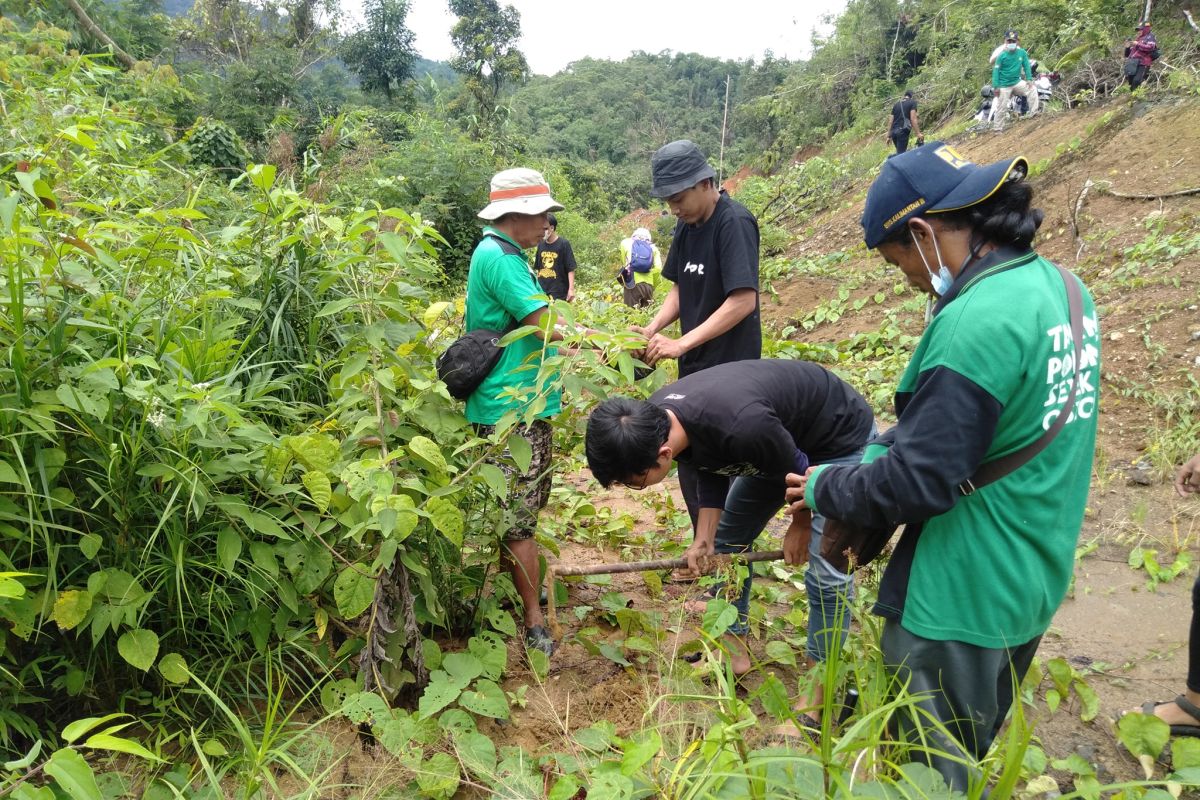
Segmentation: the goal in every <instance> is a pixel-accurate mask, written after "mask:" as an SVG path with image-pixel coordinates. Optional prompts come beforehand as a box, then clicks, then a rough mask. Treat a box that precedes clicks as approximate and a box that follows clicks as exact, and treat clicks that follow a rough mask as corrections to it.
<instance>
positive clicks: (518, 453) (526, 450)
mask: <svg viewBox="0 0 1200 800" xmlns="http://www.w3.org/2000/svg"><path fill="white" fill-rule="evenodd" d="M508 452H509V455H511V456H512V459H513V461H514V462H516V465H517V469H518V471H520V473H521V474H522V475H524V474H525V473H527V472H529V465H530V464H531V463H532V462H533V448H532V447H530V445H529V442H528V440H526V439H525V437H523V436H518V435H517V434H516V433H513V434H510V435H509V437H508Z"/></svg>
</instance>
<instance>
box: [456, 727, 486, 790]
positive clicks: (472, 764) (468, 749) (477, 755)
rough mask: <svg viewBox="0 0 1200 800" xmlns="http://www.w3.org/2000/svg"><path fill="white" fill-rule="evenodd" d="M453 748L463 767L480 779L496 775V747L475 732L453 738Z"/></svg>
mask: <svg viewBox="0 0 1200 800" xmlns="http://www.w3.org/2000/svg"><path fill="white" fill-rule="evenodd" d="M454 746H455V748H456V749H457V750H458V757H459V758H460V759H462V762H463V766H465V767H466V768H467V769H468V770H470V771H471V772H473V773H474V774H476V775H478V776H479V777H481V778H485V779H486V778H488V777H490V776H492V775H494V774H495V773H496V745H495V744H494V743H493V742H492V740H491V739H489V738H488V737H486V736H484V735H483V734H482V733H479V732H477V731H467V732H465V733H462V734H459V735H458V736H456V737H455V738H454Z"/></svg>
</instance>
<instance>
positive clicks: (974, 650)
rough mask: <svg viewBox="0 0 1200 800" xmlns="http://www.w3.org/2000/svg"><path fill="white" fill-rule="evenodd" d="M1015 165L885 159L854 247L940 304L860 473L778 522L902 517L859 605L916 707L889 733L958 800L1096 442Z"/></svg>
mask: <svg viewBox="0 0 1200 800" xmlns="http://www.w3.org/2000/svg"><path fill="white" fill-rule="evenodd" d="M1027 171H1028V163H1027V162H1026V161H1025V159H1024V158H1012V159H1006V160H1004V161H1001V162H998V163H995V164H991V165H988V166H980V165H977V164H973V163H971V162H969V161H967V160H966V159H964V158H963V157H962V156H960V155H959V154H958V153H956V152H955V151H954V150H953V149H952V148H950V147H947V146H946V145H944V144H943V143H941V142H932V143H930V144H928V145H926V146H924V147H918V148H916V149H915V150H910V151H908V152H907V153H902V154H900V155H897V156H893V157H892V158H890V159H888V160H887V161H886V162H885V163H884V165H883V167H882V169H881V171H880V174H879V177H878V178H877V179H876V180H875V182H874V183H873V184H872V185H871V188H870V189H869V190H868V192H867V201H866V206H865V208H864V211H863V218H862V225H863V230H864V239H865V241H866V245H867V247H868V248H871V249H878V251H879V254H880V255H881V256H882V257H883V258H884V260H886V261H887V262H888V263H889V264H893V265H896V266H898V267H899V268H900V270H901V271H902V272H903V273H904V275H905V276H906V277H907V278H908V280H909V282H910V283H912V284H913V285H914V286H916V287H917V288H919V289H921V290H922V291H924V292H927V293H929V294H931V295H933V296H934V297H936V298H937V302H936V305H935V306H934V309H933V311H934V316H933V319H932V321H931V322H930V324H929V327H928V328H926V329H925V332H924V334H923V335H922V336H921V339H920V341H919V342H918V343H917V347H916V350H915V351H914V353H913V357H912V360H911V361H910V363H909V365H908V367H907V368H906V369H905V371H904V374H903V375H902V377H901V379H900V384H899V386H898V387H897V391H896V397H895V404H896V414H897V422H896V426H895V427H894V428H892V429H891V430H890V431H887V432H885V433H884V434H882V435H881V436H880V437H879V438H877V439H876V440H875V442H873V443H872V444H870V445H868V446H867V453H866V454H865V456H864V463H862V464H859V465H857V466H833V465H829V466H819V467H813V468H811V469H809V470H807V472H806V473H805V475H799V474H793V475H789V476H788V478H787V480H788V484H789V486H790V487H791V488H789V489H788V500H789V501H790V502H792V503H793V506H792V509H791V510H792V511H793V512H795V511H796V510H797V509H798V508H809V509H811V510H812V511H813V513H814V514H817V513H819V514H821V515H822V516H824V517H827V518H828V519H830V520H839V521H843V522H845V523H848V524H850V525H852V526H858V527H861V528H864V529H880V528H884V529H887V530H892V529H894V528H895V527H896V526H898V525H904V526H905V528H904V533H903V535H902V536H901V538H900V540H899V543H898V544H897V545H896V549H895V551H894V552H893V554H892V556H891V558H890V560H889V561H888V563H887V567H886V569H885V570H884V573H883V577H882V579H881V581H880V586H879V593H878V601H877V602H876V604H875V607H874V609H873V610H874V613H875V614H877V615H879V616H882V617H884V620H885V621H884V626H883V634H882V637H881V640H880V647H881V650H882V653H883V658H884V663H885V664H886V665H887V666H888V669H889V670H890V671H892V672H893V673H894V674H895V675H896V677H897V680H898V682H899V684H900V685H905V684H907V688H908V691H909V692H910V693H912V694H913V695H914V696H915V697H917V698H919V700H918V703H919V709H920V710H919V712H917V713H912V714H911V716H910V712H909V711H900V712H898V716H897V720H896V721H897V723H898V724H899V727H900V729H901V731H902V732H903V733H904V734H905V735H906V737H907V738H909V739H910V741H920V740H924V741H927V742H928V743H929V744H930V745H931V746H932V747H933V749H934V751H936V752H932V753H928V754H927V755H926V756H925V757H926V758H928V760H929V762H930V765H931V766H932V767H934V768H935V769H937V770H938V771H939V772H941V773H942V775H943V776H944V777H945V778H946V780H947V782H948V783H949V784H950V785H951V787H953V788H955V789H958V790H960V791H967V790H968V789H970V788H971V787H972V785H976V786H977V785H978V784H979V783H980V782H981V776H980V773H979V770H978V769H977V768H976V767H975V766H974V765H975V762H976V761H977V760H978V759H981V758H982V757H983V756H984V755H985V754H986V753H987V751H988V748H989V746H990V745H991V743H992V741H993V739H994V738H995V736H996V733H997V731H998V730H999V728H1000V725H1001V723H1002V722H1003V721H1004V719H1005V717H1006V716H1007V714H1008V711H1009V708H1010V707H1011V705H1012V700H1013V686H1014V682H1015V683H1017V684H1019V683H1020V681H1021V679H1022V678H1023V677H1024V675H1025V672H1026V671H1027V670H1028V669H1029V666H1030V663H1031V662H1032V660H1033V656H1034V653H1035V652H1036V650H1037V647H1038V643H1039V642H1040V641H1041V638H1042V635H1043V634H1044V633H1045V631H1046V629H1047V628H1048V627H1049V625H1050V620H1051V618H1052V617H1053V616H1054V612H1055V611H1056V610H1057V609H1058V607H1059V605H1060V604H1061V603H1062V600H1063V597H1064V596H1065V595H1066V592H1067V586H1068V585H1069V583H1070V580H1071V575H1072V572H1073V570H1074V566H1075V547H1076V544H1077V541H1078V538H1079V531H1080V529H1081V527H1082V524H1083V512H1084V506H1085V504H1086V501H1087V496H1088V488H1089V483H1090V479H1091V473H1092V460H1093V457H1094V454H1095V445H1096V422H1097V400H1098V396H1099V393H1098V386H1099V375H1100V331H1099V328H1098V324H1097V320H1096V310H1095V306H1094V305H1093V303H1092V299H1091V297H1090V296H1089V295H1088V293H1087V291H1086V289H1084V288H1083V287H1082V286H1080V287H1079V288H1080V295H1081V306H1082V314H1081V319H1080V326H1079V327H1080V330H1081V340H1082V341H1081V344H1080V346H1079V351H1078V356H1077V354H1076V347H1075V342H1074V337H1073V334H1072V325H1071V313H1070V310H1069V304H1068V297H1067V291H1066V287H1065V286H1064V276H1063V275H1062V273H1060V271H1059V270H1058V268H1057V267H1055V266H1054V265H1053V264H1051V263H1050V262H1049V261H1047V260H1045V259H1044V258H1041V257H1040V256H1039V255H1038V254H1037V253H1036V252H1034V251H1033V249H1032V243H1033V238H1034V236H1035V234H1036V232H1037V230H1038V227H1039V226H1040V225H1041V222H1042V219H1043V214H1042V212H1041V211H1040V210H1039V209H1036V208H1033V207H1032V200H1033V190H1032V188H1030V186H1029V184H1028V183H1027V182H1026V181H1025V180H1024V177H1025V174H1026V172H1027ZM1066 278H1067V280H1070V281H1076V282H1078V279H1077V278H1076V277H1075V276H1073V275H1068V276H1066ZM1076 380H1077V382H1076ZM1072 386H1074V387H1075V389H1074V394H1072V391H1073V390H1072ZM1069 398H1070V399H1071V400H1072V401H1073V404H1072V406H1071V410H1070V412H1069V414H1068V416H1067V417H1066V420H1065V424H1064V425H1063V426H1062V427H1061V428H1060V429H1058V430H1057V433H1056V434H1055V435H1054V436H1053V438H1052V439H1050V440H1049V443H1048V444H1047V445H1046V446H1045V447H1044V449H1042V450H1041V451H1040V452H1039V453H1038V454H1037V455H1035V456H1033V457H1032V458H1031V459H1030V460H1028V461H1027V462H1025V463H1023V464H1022V465H1021V466H1019V467H1017V468H1015V469H1012V470H1011V471H1008V472H1006V473H1004V474H1003V477H999V478H998V479H997V480H994V481H993V482H990V483H987V484H986V485H982V481H981V486H980V487H979V488H976V487H975V486H974V485H973V484H972V483H971V482H970V479H971V477H972V476H975V475H976V473H977V470H978V469H979V467H980V465H981V464H985V463H989V462H992V461H995V460H997V459H1000V458H1002V457H1004V456H1006V455H1009V454H1012V453H1017V452H1020V451H1023V450H1025V448H1027V447H1028V446H1030V445H1032V444H1033V443H1035V442H1040V441H1042V440H1043V434H1044V433H1045V432H1046V431H1047V430H1048V429H1049V428H1051V426H1053V425H1054V423H1055V420H1056V419H1058V417H1059V416H1060V415H1061V413H1062V412H1063V410H1064V409H1065V408H1066V406H1067V403H1068V401H1069ZM926 715H928V716H926ZM930 720H936V721H937V723H938V724H937V725H933V724H931V723H930ZM943 731H948V732H949V734H950V736H949V737H947V736H946V735H945V734H944V733H943Z"/></svg>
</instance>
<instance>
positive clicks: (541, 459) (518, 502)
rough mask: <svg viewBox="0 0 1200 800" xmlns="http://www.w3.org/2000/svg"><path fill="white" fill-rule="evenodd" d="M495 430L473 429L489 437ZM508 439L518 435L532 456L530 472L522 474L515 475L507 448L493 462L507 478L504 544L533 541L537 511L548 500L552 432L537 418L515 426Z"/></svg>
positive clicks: (543, 421)
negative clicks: (509, 524)
mask: <svg viewBox="0 0 1200 800" xmlns="http://www.w3.org/2000/svg"><path fill="white" fill-rule="evenodd" d="M495 430H496V426H495V425H476V426H475V431H476V432H477V433H478V434H479V435H480V436H485V437H486V436H491V435H492V433H494V432H495ZM509 436H520V437H521V438H522V439H524V440H525V441H527V442H529V449H530V450H531V451H532V452H533V457H532V458H530V459H529V469H528V470H526V471H525V472H523V473H522V472H518V471H517V467H516V466H515V465H514V464H513V463H512V459H511V458H510V457H509V451H508V448H507V447H506V448H505V449H504V458H503V459H497V460H495V461H493V462H492V463H494V464H496V466H498V467H500V469H502V470H504V475H505V477H506V478H508V497H505V498H501V500H500V506H501V507H502V508H503V509H504V510H505V511H508V512H510V515H509V516H510V519H511V527H510V528H509V529H508V531H506V532H505V533H504V535H503V537H502V538H503V539H504V540H505V541H515V540H518V539H532V538H533V533H534V531H535V530H536V529H537V518H538V512H539V511H541V510H542V509H543V508H545V507H546V501H547V500H549V499H550V483H551V478H552V476H551V470H550V467H551V463H550V457H551V455H552V452H551V451H552V450H553V445H554V430H553V428H551V427H550V423H549V422H547V421H546V420H544V419H536V420H534V421H533V422H532V423H531V424H529V425H525V424H524V423H521V424H519V425H516V426H515V427H514V428H513V429H512V430H511V431H510V432H509Z"/></svg>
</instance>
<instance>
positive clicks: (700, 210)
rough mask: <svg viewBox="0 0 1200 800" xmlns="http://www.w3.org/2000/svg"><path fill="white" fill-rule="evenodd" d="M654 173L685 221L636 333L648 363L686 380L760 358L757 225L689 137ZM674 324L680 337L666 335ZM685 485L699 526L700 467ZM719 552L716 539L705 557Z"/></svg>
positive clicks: (658, 156) (659, 159) (682, 476)
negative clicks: (663, 365) (667, 365)
mask: <svg viewBox="0 0 1200 800" xmlns="http://www.w3.org/2000/svg"><path fill="white" fill-rule="evenodd" d="M650 172H651V177H652V179H653V185H652V187H651V189H650V194H651V195H653V196H654V197H661V198H663V199H664V200H666V203H667V206H668V207H669V208H670V209H671V213H672V214H674V215H675V217H676V219H677V220H678V222H677V223H676V224H675V233H674V234H673V235H672V237H671V248H670V250H668V251H667V263H666V265H665V266H664V267H663V271H662V274H663V277H664V278H666V279H668V280H670V281H671V282H672V283H673V284H674V285H673V286H672V287H671V291H670V292H668V293H667V297H666V299H665V300H664V301H663V304H662V307H661V308H659V310H658V313H657V314H655V315H654V319H653V320H651V322H650V324H649V325H647V326H646V327H644V328H640V327H638V328H635V329H634V330H636V331H638V332H639V333H642V334H643V335H645V336H646V340H647V342H646V351H645V355H644V358H645V361H646V362H647V363H648V364H654V363H655V362H657V361H660V360H662V359H664V358H674V359H677V360H678V361H679V377H681V378H683V377H685V376H687V375H690V374H692V373H693V372H699V371H700V370H702V369H706V368H708V367H712V366H715V365H717V364H724V363H726V362H729V361H742V360H745V359H747V358H758V357H760V356H761V355H762V322H761V320H760V318H759V312H758V221H757V220H755V219H754V215H753V214H751V213H750V212H749V211H747V210H746V207H745V206H743V205H742V204H741V203H738V202H737V201H735V200H733V199H732V198H730V197H729V195H728V194H726V193H725V192H724V191H723V190H722V189H721V188H720V187H719V186H717V180H716V178H717V173H716V171H715V170H713V168H712V167H711V166H710V165H709V163H708V159H706V158H705V157H704V153H702V152H701V151H700V148H699V147H697V146H696V145H695V144H694V143H692V142H690V141H688V140H687V139H680V140H679V141H675V142H671V143H669V144H665V145H663V146H662V147H660V148H659V149H658V151H657V152H656V153H655V154H654V157H653V158H652V159H651V161H650ZM675 320H679V329H680V333H681V335H680V336H679V338H677V339H675V338H671V337H669V336H665V335H663V334H662V331H663V330H664V329H665V328H666V327H667V326H668V325H670V324H671V323H673V322H674V321H675ZM679 487H680V490H681V491H682V492H683V497H684V500H685V502H686V503H687V508H688V514H689V515H690V516H691V519H692V526H693V528H695V527H696V524H697V522H698V519H699V514H700V501H699V495H698V491H699V490H698V486H697V474H696V471H695V470H694V469H691V468H690V467H686V466H684V465H681V466H680V468H679ZM718 505H719V504H718ZM718 510H719V509H718ZM699 544H700V542H695V543H693V546H698V545H699ZM712 552H713V551H712V549H711V542H710V543H709V546H708V549H707V551H706V552H703V553H699V555H711V554H712ZM681 577H683V576H681ZM693 577H694V576H693Z"/></svg>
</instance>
